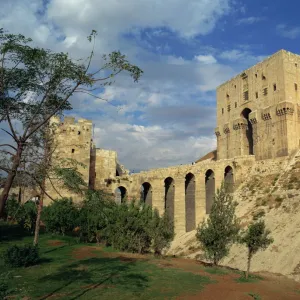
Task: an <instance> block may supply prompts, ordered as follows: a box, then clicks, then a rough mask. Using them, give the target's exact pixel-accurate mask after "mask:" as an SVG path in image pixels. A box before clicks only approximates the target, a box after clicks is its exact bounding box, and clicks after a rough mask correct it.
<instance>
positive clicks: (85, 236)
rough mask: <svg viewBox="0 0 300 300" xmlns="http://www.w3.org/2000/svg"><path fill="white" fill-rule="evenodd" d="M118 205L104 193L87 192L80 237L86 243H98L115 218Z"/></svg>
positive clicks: (81, 213) (80, 225) (80, 223)
mask: <svg viewBox="0 0 300 300" xmlns="http://www.w3.org/2000/svg"><path fill="white" fill-rule="evenodd" d="M115 206H116V204H115V203H114V202H113V201H112V199H111V197H110V196H109V195H108V194H106V193H104V192H102V191H91V190H89V191H87V192H86V196H85V199H84V201H83V203H82V207H81V209H80V215H79V222H78V226H79V227H80V228H79V235H80V239H81V240H83V241H84V242H95V241H96V242H97V243H98V244H99V242H100V240H101V239H102V238H103V236H102V232H103V230H104V229H105V228H106V226H107V224H108V222H109V219H110V218H112V216H113V211H114V207H115Z"/></svg>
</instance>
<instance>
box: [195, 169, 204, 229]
mask: <svg viewBox="0 0 300 300" xmlns="http://www.w3.org/2000/svg"><path fill="white" fill-rule="evenodd" d="M195 181H196V182H195V184H196V187H195V209H196V227H197V226H198V225H199V224H200V223H201V222H202V221H203V219H204V218H205V215H206V213H205V211H206V203H205V173H204V172H202V173H200V174H197V175H195Z"/></svg>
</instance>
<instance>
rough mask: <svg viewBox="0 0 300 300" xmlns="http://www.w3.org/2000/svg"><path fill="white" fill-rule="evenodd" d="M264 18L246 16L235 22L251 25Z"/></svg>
mask: <svg viewBox="0 0 300 300" xmlns="http://www.w3.org/2000/svg"><path fill="white" fill-rule="evenodd" d="M264 20H265V18H263V17H247V18H242V19H239V20H237V24H238V25H241V24H245V25H251V24H254V23H257V22H261V21H264Z"/></svg>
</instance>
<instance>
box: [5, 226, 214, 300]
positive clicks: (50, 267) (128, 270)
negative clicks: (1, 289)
mask: <svg viewBox="0 0 300 300" xmlns="http://www.w3.org/2000/svg"><path fill="white" fill-rule="evenodd" d="M0 229H1V227H0ZM5 235H6V237H5ZM0 237H2V240H1V241H0V255H2V253H3V251H4V250H5V249H6V248H7V247H8V246H9V245H12V244H24V243H32V240H33V237H32V236H24V235H22V234H20V233H18V230H17V228H15V232H12V233H11V234H9V235H7V233H6V234H5V233H4V231H3V232H1V236H0ZM86 246H88V245H87V244H78V243H76V240H75V239H73V238H70V237H62V236H51V235H48V234H42V235H41V236H40V254H41V263H40V264H39V265H36V266H33V267H29V268H18V269H17V268H16V269H11V268H8V267H6V266H5V265H4V262H3V259H1V260H0V274H1V275H2V276H6V278H8V283H9V287H10V289H12V290H13V292H12V295H15V296H17V297H16V299H21V298H22V297H26V296H27V297H30V299H103V300H105V299H175V298H177V297H178V296H180V295H181V294H184V295H187V294H197V293H199V291H201V289H202V288H203V286H204V285H206V284H210V283H213V282H214V281H213V280H211V279H210V278H209V277H207V276H202V275H198V274H195V273H191V272H186V271H183V270H180V269H174V268H165V267H160V266H159V264H157V259H155V258H152V257H149V256H147V257H145V259H133V258H131V259H130V258H127V259H126V258H125V257H122V255H119V256H118V254H117V253H114V251H113V250H112V249H107V248H101V247H99V249H97V248H96V247H95V245H89V246H94V247H93V248H92V247H88V248H87V247H86ZM85 249H87V250H88V252H84V251H85ZM85 253H87V255H85ZM165 261H166V262H167V259H165ZM199 268H200V267H199Z"/></svg>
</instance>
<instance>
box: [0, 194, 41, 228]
mask: <svg viewBox="0 0 300 300" xmlns="http://www.w3.org/2000/svg"><path fill="white" fill-rule="evenodd" d="M5 213H6V216H7V219H8V220H11V221H14V222H17V223H18V224H19V225H20V226H21V227H23V228H24V229H26V230H28V231H30V232H33V230H34V228H35V221H36V216H37V207H36V204H35V203H34V202H33V201H27V202H26V203H24V204H22V203H19V202H18V201H17V199H16V198H10V199H9V200H8V201H7V203H6V207H5Z"/></svg>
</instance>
